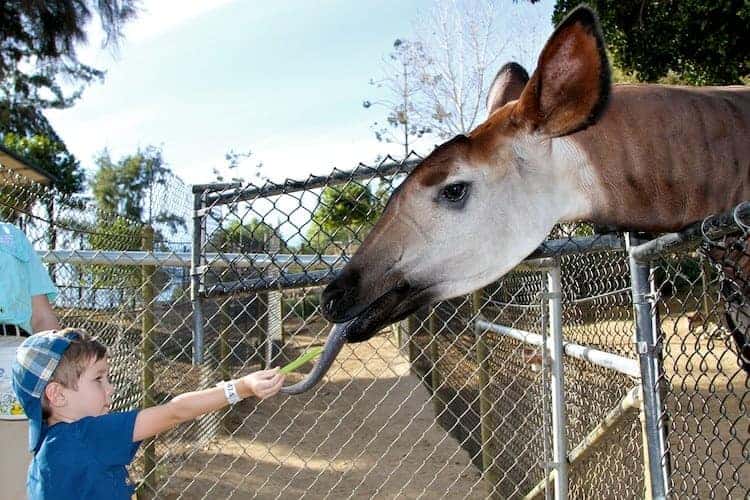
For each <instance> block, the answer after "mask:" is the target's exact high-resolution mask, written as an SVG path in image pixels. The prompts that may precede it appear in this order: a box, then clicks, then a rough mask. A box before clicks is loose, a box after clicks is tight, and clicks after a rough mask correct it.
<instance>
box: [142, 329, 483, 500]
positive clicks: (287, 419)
mask: <svg viewBox="0 0 750 500" xmlns="http://www.w3.org/2000/svg"><path fill="white" fill-rule="evenodd" d="M310 340H311V341H312V338H311V339H310ZM298 341H300V342H304V341H305V338H304V336H299V338H298ZM172 375H174V372H172ZM300 377H301V376H300V375H293V376H292V377H291V378H290V383H291V382H293V381H295V380H298V379H299V378H300ZM193 427H195V426H193ZM222 427H223V429H222V430H221V431H220V433H219V435H218V437H216V438H215V439H212V440H209V441H207V442H205V444H204V445H202V446H201V445H200V444H196V443H195V442H194V441H192V439H191V438H190V436H194V435H198V434H200V431H199V430H198V429H197V428H193V429H191V428H190V427H188V428H183V429H181V430H180V431H179V432H180V433H182V434H183V438H182V439H180V438H177V439H176V437H177V436H175V435H173V436H171V437H170V438H168V440H167V441H166V442H167V443H169V448H166V447H165V446H164V445H159V447H158V449H159V451H160V453H159V454H160V455H161V457H162V458H161V460H160V463H159V465H158V467H157V472H158V476H159V478H158V485H157V488H158V490H157V491H158V495H157V496H158V498H168V499H176V498H185V499H188V498H189V499H193V498H195V499H197V498H212V499H213V498H222V499H223V498H243V499H244V498H263V499H265V498H269V499H270V498H315V499H317V498H375V497H377V498H425V497H426V498H485V497H486V487H485V485H484V484H483V481H482V480H481V476H480V472H479V471H478V470H477V468H476V467H475V466H474V465H472V463H471V460H470V457H469V456H468V454H467V452H466V451H464V450H463V449H462V448H461V447H460V446H459V443H458V442H456V441H455V440H454V439H453V438H452V437H450V436H449V435H448V434H447V433H446V432H445V431H444V430H443V429H441V428H440V427H439V426H438V425H437V424H436V423H435V418H434V412H433V407H432V403H431V396H430V394H429V392H428V390H427V389H425V387H424V385H423V384H422V383H421V382H420V381H419V379H418V378H417V377H415V376H414V375H412V374H410V373H409V364H408V361H407V359H406V358H405V357H404V356H403V355H402V354H401V353H400V352H399V350H398V349H397V347H396V345H395V336H387V337H386V336H379V337H377V338H376V339H374V340H373V341H371V342H366V343H362V344H356V345H351V346H345V347H344V350H343V351H342V352H341V353H340V355H339V357H338V359H337V362H336V364H335V365H334V368H332V370H331V371H330V372H329V375H328V377H327V381H326V382H325V383H324V384H321V385H319V386H318V387H317V388H316V390H314V391H313V392H311V393H309V394H305V395H300V396H278V397H276V398H271V399H269V400H266V401H262V402H254V401H251V400H248V401H244V402H242V403H241V404H240V405H238V406H237V407H236V408H235V409H234V410H232V411H231V412H230V413H228V414H227V415H226V416H225V418H224V420H223V424H222Z"/></svg>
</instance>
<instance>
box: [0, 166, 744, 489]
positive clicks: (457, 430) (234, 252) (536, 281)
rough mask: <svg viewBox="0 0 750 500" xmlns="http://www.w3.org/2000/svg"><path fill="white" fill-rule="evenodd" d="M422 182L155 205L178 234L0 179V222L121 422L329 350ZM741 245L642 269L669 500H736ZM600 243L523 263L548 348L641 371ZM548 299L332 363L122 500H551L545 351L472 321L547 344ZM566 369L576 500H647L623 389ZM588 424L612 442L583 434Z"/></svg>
mask: <svg viewBox="0 0 750 500" xmlns="http://www.w3.org/2000/svg"><path fill="white" fill-rule="evenodd" d="M417 160H418V158H412V159H410V160H409V161H406V162H404V163H394V162H392V161H384V162H383V163H381V164H379V165H377V166H374V167H365V166H361V167H360V168H358V169H356V170H355V171H353V172H343V171H334V172H333V173H332V175H331V176H328V177H311V178H309V179H307V180H305V181H301V182H291V181H290V182H287V183H284V184H280V185H276V184H270V183H269V184H265V185H263V186H254V185H247V186H229V185H223V186H219V185H208V186H196V187H194V189H193V191H194V196H195V197H196V203H195V205H194V208H195V212H194V213H193V212H192V210H191V207H190V204H191V202H190V195H189V193H188V190H187V188H186V187H185V186H181V185H179V183H176V184H173V185H170V186H169V187H168V188H165V192H164V193H162V194H160V195H159V197H158V198H160V199H163V200H164V202H165V204H167V205H169V206H172V207H178V211H179V212H180V213H181V214H183V218H184V220H185V223H186V225H185V227H184V229H182V230H178V231H177V232H169V231H168V230H167V228H162V227H159V226H158V225H157V226H156V227H155V228H151V227H150V226H149V225H148V224H144V223H142V222H140V221H132V220H126V219H123V218H121V217H115V216H111V215H108V214H102V213H100V212H98V211H97V210H96V209H95V207H92V206H91V203H90V202H87V201H84V202H81V201H80V200H79V201H76V200H70V199H62V197H58V196H57V195H56V194H55V193H54V192H51V191H49V190H47V189H45V188H43V187H41V186H38V185H34V184H33V183H29V182H28V181H26V180H24V179H22V178H19V177H18V176H16V175H15V174H14V173H13V172H9V171H5V170H2V171H0V174H2V175H0V178H2V179H3V183H4V184H3V191H2V198H0V205H1V207H0V208H2V209H3V212H2V216H3V218H4V219H5V220H9V221H13V222H15V223H17V224H19V225H20V226H22V227H23V228H24V229H25V231H26V233H27V234H28V235H29V238H30V240H32V241H33V242H34V243H35V246H36V247H37V248H38V249H39V251H40V254H41V255H42V256H43V258H44V260H45V262H47V263H48V265H49V271H50V274H51V276H53V278H54V280H55V282H56V283H57V285H58V287H59V289H60V294H59V296H58V297H57V299H56V302H55V308H56V311H57V313H58V315H59V317H60V320H61V323H63V324H64V325H66V326H79V327H84V328H86V329H87V330H89V331H90V332H92V333H94V334H96V335H98V336H100V337H101V338H102V339H103V340H104V342H106V343H107V344H108V345H109V346H110V351H109V352H110V359H111V367H112V379H113V380H114V382H115V384H116V386H117V397H116V400H115V409H118V410H120V409H128V408H135V407H140V406H143V405H151V404H158V403H161V402H165V401H167V400H169V399H170V398H172V397H174V396H175V395H177V394H180V393H182V392H186V391H190V390H195V389H198V388H203V387H209V386H213V385H214V384H215V383H217V382H218V381H220V380H223V379H228V378H232V377H237V376H240V375H243V374H246V373H248V372H250V371H253V370H257V369H259V368H262V367H264V366H268V365H269V364H270V365H281V364H284V363H286V362H287V361H289V360H291V359H294V358H296V357H297V355H299V354H300V353H302V352H303V351H304V350H306V349H307V348H309V347H310V346H316V345H322V343H323V342H324V341H325V338H326V336H327V334H328V329H329V325H328V324H327V322H326V321H325V320H324V319H323V318H322V316H321V314H320V310H319V307H320V303H319V293H320V291H321V290H322V286H323V285H325V284H326V283H327V282H328V281H330V280H331V279H332V278H333V276H334V275H335V273H336V272H337V271H338V270H339V269H340V268H341V267H342V266H343V265H344V264H345V263H346V262H347V260H348V259H349V257H350V256H351V255H352V254H353V253H354V252H355V251H356V249H357V248H358V246H359V245H360V244H361V242H362V240H363V239H364V237H365V236H366V234H367V232H368V231H369V229H370V228H371V227H372V225H373V224H374V222H375V221H376V220H377V218H378V216H379V214H380V213H381V212H382V210H383V208H384V206H385V203H386V201H387V199H388V197H389V196H390V194H391V193H392V192H393V190H394V189H396V188H397V187H398V185H399V184H400V182H401V181H402V179H403V177H404V175H405V174H406V173H407V172H408V171H409V170H410V169H411V168H413V166H414V163H415V161H417ZM50 207H52V209H51V210H50ZM193 215H195V219H192V217H193ZM193 220H195V221H197V224H195V225H194V227H196V228H198V229H199V231H198V233H197V234H191V231H189V230H188V228H189V227H190V224H191V221H193ZM152 229H155V231H153V232H152ZM737 234H738V233H736V232H735V233H733V234H732V235H729V236H723V237H721V238H719V239H717V238H712V239H708V238H703V244H702V248H701V250H700V252H698V253H695V252H693V251H692V250H691V251H680V252H675V253H673V254H665V256H664V257H661V258H660V259H659V260H657V261H654V262H653V268H652V278H653V279H654V280H655V283H656V285H657V295H656V297H654V299H655V301H656V304H657V306H656V308H655V309H656V311H658V322H657V323H658V325H659V327H660V335H661V339H662V341H661V345H662V346H663V350H662V352H661V356H662V362H663V367H664V373H663V377H662V379H661V380H660V383H661V386H660V389H661V390H662V391H664V394H665V398H664V400H665V407H664V408H663V409H662V414H661V417H662V420H663V421H664V422H665V425H666V426H667V428H668V447H667V449H666V450H665V453H664V457H665V459H666V460H668V461H669V465H670V477H669V482H670V485H669V486H670V494H671V496H672V497H673V498H686V497H693V498H746V497H747V495H748V492H750V482H749V481H748V478H749V477H750V465H749V464H750V436H748V432H749V427H750V422H748V408H747V398H748V394H749V392H748V388H749V387H748V385H749V383H748V374H747V372H746V371H745V370H744V369H743V366H745V367H746V366H747V361H748V359H747V358H748V357H749V356H748V349H750V344H749V343H748V336H747V326H746V325H749V324H750V319H748V318H747V316H745V312H744V311H745V297H747V296H748V294H747V293H746V292H747V291H748V289H747V288H746V287H747V281H746V277H747V276H748V275H747V262H749V261H750V259H749V258H748V257H750V252H748V251H747V250H746V246H745V245H746V243H745V242H746V240H747V239H746V238H744V237H739V236H737ZM739 234H740V235H742V234H743V233H742V232H741V231H740V233H739ZM191 238H195V240H194V241H195V242H197V246H196V247H193V246H192V245H191V243H190V239H191ZM613 241H614V242H617V241H621V237H620V236H618V235H598V234H596V233H594V231H593V228H592V227H591V226H588V225H585V224H579V225H566V226H560V227H557V228H556V229H555V230H554V231H553V233H552V234H551V235H550V240H548V241H547V242H545V244H544V245H543V246H542V247H541V249H540V250H539V251H538V252H537V253H536V254H535V255H534V256H537V257H554V258H555V259H557V261H559V263H560V266H561V271H562V273H561V274H562V291H563V296H562V306H563V307H562V325H563V332H564V335H565V340H566V341H567V342H570V343H573V344H576V345H579V346H582V347H585V348H587V349H590V350H598V351H603V352H605V353H611V354H615V355H618V356H621V357H623V358H628V359H633V360H635V359H637V354H636V352H635V348H634V343H633V340H634V331H635V323H634V313H633V303H632V298H631V281H630V269H629V267H628V254H627V252H626V251H625V250H624V246H623V245H618V244H612V242H613ZM193 250H197V252H193ZM191 252H192V254H191ZM191 258H194V259H195V262H191ZM191 264H194V265H195V267H194V272H195V273H196V274H195V275H194V277H195V278H197V282H196V284H197V286H196V287H195V288H194V290H193V292H194V294H193V296H192V297H191V293H190V283H191V274H190V266H191ZM546 280H547V278H546V275H545V273H544V272H543V271H540V270H538V269H533V268H526V267H519V268H517V269H516V270H514V271H513V272H511V273H509V274H508V275H506V276H505V277H504V278H502V279H501V280H500V281H498V282H497V283H494V284H492V285H490V286H488V287H486V288H485V289H483V290H481V291H480V292H478V293H476V294H474V295H473V296H466V297H461V298H457V299H453V300H450V301H444V302H441V303H439V304H436V305H434V306H433V307H431V308H430V309H429V310H423V311H420V312H419V313H417V314H415V315H413V316H412V317H411V318H409V319H408V320H406V321H404V322H402V323H400V324H397V325H393V326H392V327H390V328H389V329H387V331H385V332H383V333H382V334H381V335H379V336H376V337H375V338H373V339H372V340H370V341H368V342H366V343H361V344H351V345H347V346H345V347H344V349H343V350H342V352H341V353H340V354H339V356H338V358H337V360H336V362H335V363H334V366H333V368H332V369H331V370H330V371H329V373H328V375H327V376H326V378H325V379H324V381H323V383H321V384H319V385H318V386H316V387H315V388H314V389H313V390H311V391H310V392H309V393H306V394H304V395H300V396H289V397H288V396H278V397H275V398H271V399H269V400H264V401H254V400H245V401H243V402H241V403H240V404H238V405H236V406H234V407H232V408H228V409H226V410H224V411H221V412H218V413H216V414H213V415H209V416H207V417H205V418H202V419H199V420H198V421H196V422H193V423H190V424H185V425H182V426H180V427H178V428H176V429H174V430H173V431H170V432H168V433H165V434H163V435H161V436H159V437H158V438H156V439H154V440H153V441H151V442H148V443H144V446H142V447H141V450H140V451H139V455H138V457H137V459H136V461H135V462H134V465H133V467H132V470H131V475H132V476H133V478H134V479H135V480H136V482H137V483H138V484H139V497H141V498H280V497H285V496H289V495H294V496H297V497H303V498H304V497H307V498H319V497H320V498H329V497H338V496H343V497H345V498H360V497H387V498H424V497H433V496H437V497H439V498H486V497H495V498H528V497H533V496H536V497H539V498H541V497H546V498H552V491H553V490H552V479H551V476H550V472H551V471H552V469H553V466H554V464H553V455H552V433H553V428H552V427H553V423H552V418H551V406H552V401H551V397H550V365H549V359H548V354H547V350H546V349H541V348H539V347H538V346H534V345H530V344H528V343H524V342H520V341H519V340H516V339H515V338H512V337H509V336H507V335H501V334H499V333H495V332H493V331H477V330H476V329H475V327H474V322H475V320H476V319H478V318H482V319H484V320H486V321H489V322H491V323H494V324H498V325H503V326H506V327H510V328H513V329H516V330H519V331H523V332H527V333H530V334H536V335H539V336H542V337H547V335H548V331H549V323H550V318H549V310H548V305H547V301H546V298H545V294H546V292H547V281H546ZM191 299H192V302H191ZM196 305H197V307H199V309H200V316H198V317H197V318H196V315H195V314H196V313H195V310H196V309H195V308H196ZM196 325H198V326H199V327H198V328H196ZM743 356H744V357H743ZM742 360H744V361H742ZM743 362H744V363H745V365H742V364H741V363H743ZM563 366H564V376H565V386H564V389H565V413H566V415H567V421H568V425H567V427H566V429H565V432H566V435H567V440H568V443H569V448H568V450H567V451H568V452H569V453H570V455H569V457H570V496H571V497H572V498H639V497H642V496H643V495H644V492H645V491H646V487H647V485H646V479H645V478H646V477H647V467H646V466H644V446H643V439H644V437H643V432H642V424H641V420H640V419H639V414H640V409H639V405H638V404H631V405H629V406H628V405H625V404H624V403H623V402H624V401H626V400H628V397H629V395H631V394H632V393H633V388H638V387H639V386H640V380H639V379H638V378H637V377H633V376H629V375H624V374H622V373H618V372H616V371H614V370H611V369H607V368H603V367H600V366H597V365H594V364H592V363H590V362H587V361H583V360H579V359H574V358H572V357H566V358H565V361H564V365H563ZM306 368H307V369H309V365H308V366H307V367H306ZM304 371H305V370H304V369H303V370H302V372H303V373H304ZM302 376H303V374H292V375H290V377H289V379H290V382H295V381H297V380H300V379H301V378H302ZM636 393H637V390H636ZM618 408H624V409H623V410H622V411H619V412H618V411H617V409H618ZM613 415H614V417H613ZM603 421H608V422H610V423H611V425H608V426H607V427H606V431H604V432H601V433H599V434H596V429H597V428H599V427H600V426H601V424H602V422H603ZM532 492H533V494H532Z"/></svg>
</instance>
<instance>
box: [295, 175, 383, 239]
mask: <svg viewBox="0 0 750 500" xmlns="http://www.w3.org/2000/svg"><path fill="white" fill-rule="evenodd" d="M380 213H381V210H380V206H379V204H378V199H377V198H376V197H375V195H373V194H372V193H371V192H370V190H369V189H368V188H367V187H365V186H362V185H361V184H356V183H348V184H345V185H343V186H327V187H326V188H325V189H323V192H322V193H321V196H320V203H319V204H318V207H317V208H316V209H315V212H314V213H313V220H312V222H313V224H312V227H311V228H310V229H309V230H308V232H307V238H308V240H309V242H310V246H311V247H312V248H315V249H316V250H318V251H319V252H323V251H324V250H325V249H326V247H328V245H329V244H331V243H334V244H337V245H339V246H340V245H343V246H346V245H348V244H350V243H351V242H352V241H355V240H358V239H361V238H362V236H363V235H362V232H363V231H364V230H366V229H368V228H370V227H372V225H373V224H374V223H375V221H376V220H377V219H378V217H379V216H380Z"/></svg>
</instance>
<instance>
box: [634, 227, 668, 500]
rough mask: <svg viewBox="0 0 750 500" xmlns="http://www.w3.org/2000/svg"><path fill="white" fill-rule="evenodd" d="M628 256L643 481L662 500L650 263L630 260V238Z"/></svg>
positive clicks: (664, 470) (664, 473)
mask: <svg viewBox="0 0 750 500" xmlns="http://www.w3.org/2000/svg"><path fill="white" fill-rule="evenodd" d="M627 243H628V251H629V254H630V279H631V282H632V296H633V308H634V309H635V337H636V338H635V340H636V349H637V352H638V360H639V363H640V368H641V387H642V390H643V407H642V412H643V413H642V418H643V422H644V440H645V443H644V450H643V452H644V461H645V462H646V464H645V465H646V467H645V468H644V469H645V470H646V471H647V472H648V477H647V478H645V483H646V488H647V492H648V489H650V495H651V498H655V499H657V500H660V499H666V497H667V492H668V484H669V460H668V459H667V451H666V450H667V449H666V443H667V439H666V438H667V437H666V427H665V426H664V421H663V419H662V417H663V415H664V401H663V398H662V394H661V389H660V383H661V380H663V376H664V372H663V367H662V363H661V345H660V343H659V339H658V331H659V330H658V324H657V320H656V303H655V289H654V283H653V280H652V279H651V276H650V269H651V266H650V264H647V263H643V262H640V261H638V260H636V259H635V257H633V253H632V249H633V246H634V245H636V244H637V243H638V242H637V240H636V239H635V238H633V236H632V235H630V234H628V237H627Z"/></svg>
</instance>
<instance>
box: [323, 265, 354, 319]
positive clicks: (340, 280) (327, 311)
mask: <svg viewBox="0 0 750 500" xmlns="http://www.w3.org/2000/svg"><path fill="white" fill-rule="evenodd" d="M358 285H359V273H358V272H357V271H349V270H347V269H346V268H345V269H344V270H343V271H342V272H341V274H340V275H339V276H338V277H337V278H336V279H334V280H333V281H332V282H330V283H329V284H328V286H327V287H326V288H325V290H323V293H322V295H321V304H320V307H321V312H322V313H323V317H324V318H325V319H327V320H328V321H331V322H333V323H338V322H342V321H347V320H349V319H351V318H350V316H351V315H352V314H351V313H352V309H353V308H354V306H355V305H356V302H357V296H358V295H359V293H358Z"/></svg>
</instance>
